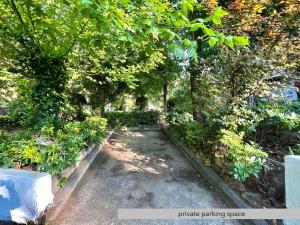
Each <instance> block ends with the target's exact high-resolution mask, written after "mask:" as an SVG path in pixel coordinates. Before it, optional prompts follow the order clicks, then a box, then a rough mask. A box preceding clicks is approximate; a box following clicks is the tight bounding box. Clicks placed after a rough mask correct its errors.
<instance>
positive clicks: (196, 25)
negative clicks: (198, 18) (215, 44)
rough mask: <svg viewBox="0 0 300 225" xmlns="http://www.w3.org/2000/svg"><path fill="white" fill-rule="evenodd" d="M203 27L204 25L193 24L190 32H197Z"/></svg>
mask: <svg viewBox="0 0 300 225" xmlns="http://www.w3.org/2000/svg"><path fill="white" fill-rule="evenodd" d="M202 26H203V23H193V24H191V25H190V28H191V29H190V31H196V30H198V29H199V28H200V27H202Z"/></svg>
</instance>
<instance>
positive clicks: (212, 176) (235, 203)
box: [161, 125, 269, 225]
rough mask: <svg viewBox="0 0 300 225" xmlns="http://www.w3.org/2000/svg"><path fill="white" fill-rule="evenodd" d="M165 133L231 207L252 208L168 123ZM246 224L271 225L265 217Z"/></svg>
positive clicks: (163, 127)
mask: <svg viewBox="0 0 300 225" xmlns="http://www.w3.org/2000/svg"><path fill="white" fill-rule="evenodd" d="M161 130H162V131H163V133H164V134H165V135H166V136H167V137H168V138H169V139H170V140H171V141H172V142H173V143H174V144H175V146H176V147H177V148H178V149H179V150H180V151H181V152H182V153H183V155H184V156H185V157H186V158H187V159H188V160H189V161H190V162H191V164H192V165H193V167H194V168H195V169H196V170H197V171H199V172H200V174H201V175H202V177H203V178H204V179H206V180H207V181H208V183H209V184H210V185H211V186H212V187H213V188H214V189H215V190H216V191H217V192H218V193H219V194H220V196H221V198H222V199H223V200H224V201H225V203H226V205H227V206H229V207H231V208H251V207H250V206H249V205H248V204H246V203H245V202H244V201H243V200H242V199H241V198H240V197H239V196H238V194H237V193H236V192H235V191H234V190H233V189H232V188H231V187H229V186H228V185H227V184H226V183H225V182H224V181H223V180H222V179H221V178H220V177H219V176H218V175H217V174H216V173H215V171H213V170H212V169H211V168H209V167H207V166H206V165H205V164H204V163H203V162H202V161H201V160H199V159H198V157H197V156H196V154H195V153H194V152H193V151H192V150H191V149H189V148H188V147H187V146H186V145H185V144H183V143H182V142H181V141H179V140H178V139H177V138H175V137H174V136H173V135H172V134H171V133H170V132H169V129H168V126H167V125H162V127H161ZM242 222H243V223H244V224H245V225H269V223H268V222H267V221H266V220H263V219H257V220H255V219H249V220H242Z"/></svg>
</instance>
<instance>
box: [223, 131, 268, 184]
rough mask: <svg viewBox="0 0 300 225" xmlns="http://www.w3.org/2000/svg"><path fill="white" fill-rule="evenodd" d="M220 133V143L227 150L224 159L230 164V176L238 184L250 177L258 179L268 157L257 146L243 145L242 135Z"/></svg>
mask: <svg viewBox="0 0 300 225" xmlns="http://www.w3.org/2000/svg"><path fill="white" fill-rule="evenodd" d="M221 132H222V136H221V139H220V142H221V143H222V144H224V145H226V146H227V148H228V151H227V153H226V157H227V158H228V159H229V160H230V162H231V163H230V164H231V172H230V174H232V175H233V176H234V178H235V179H236V180H238V181H240V182H243V181H245V180H246V178H247V177H250V176H256V177H258V174H259V172H260V171H261V169H262V168H263V165H264V163H265V159H266V158H267V156H268V155H267V154H266V153H265V152H263V151H262V149H261V148H260V147H259V146H257V145H255V144H253V143H251V144H248V143H244V142H243V136H242V135H238V134H235V133H233V132H231V131H228V130H222V131H221Z"/></svg>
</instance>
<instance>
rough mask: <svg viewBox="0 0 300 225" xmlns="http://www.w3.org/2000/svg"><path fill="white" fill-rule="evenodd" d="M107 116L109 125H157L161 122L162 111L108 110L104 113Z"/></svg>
mask: <svg viewBox="0 0 300 225" xmlns="http://www.w3.org/2000/svg"><path fill="white" fill-rule="evenodd" d="M103 116H104V117H105V118H107V122H108V124H109V126H111V127H113V128H115V127H135V126H139V125H155V124H157V123H158V122H159V116H160V113H159V112H157V111H148V112H142V111H132V112H118V111H115V112H106V113H104V114H103Z"/></svg>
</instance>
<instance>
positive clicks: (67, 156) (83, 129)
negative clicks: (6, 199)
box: [0, 116, 107, 175]
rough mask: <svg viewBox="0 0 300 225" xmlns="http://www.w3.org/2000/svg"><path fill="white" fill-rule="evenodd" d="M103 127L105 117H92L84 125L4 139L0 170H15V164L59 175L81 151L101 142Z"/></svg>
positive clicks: (46, 127) (49, 128)
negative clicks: (2, 168)
mask: <svg viewBox="0 0 300 225" xmlns="http://www.w3.org/2000/svg"><path fill="white" fill-rule="evenodd" d="M106 125H107V120H106V119H105V118H101V117H99V116H94V117H89V118H87V119H86V120H85V121H83V122H78V121H73V122H69V123H67V124H66V125H65V126H63V128H61V129H59V130H55V128H54V126H53V125H50V124H46V125H44V126H43V127H42V128H41V131H40V132H39V133H32V132H30V131H20V132H17V133H15V134H14V135H11V136H6V137H5V138H2V139H1V143H0V167H6V168H14V167H15V166H16V165H15V162H19V163H20V164H21V165H22V166H26V165H37V167H38V169H39V170H41V171H47V172H49V173H51V174H55V175H59V174H60V173H61V172H62V171H63V170H64V169H65V168H67V167H69V166H71V165H73V164H75V163H76V160H77V158H78V156H79V153H80V150H82V149H84V147H86V146H87V145H88V144H89V143H92V142H99V141H101V139H102V138H103V137H104V133H105V130H106Z"/></svg>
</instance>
